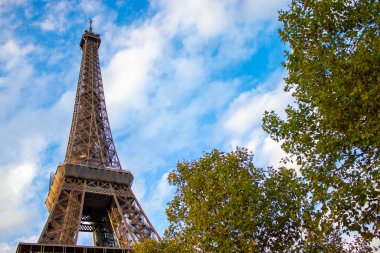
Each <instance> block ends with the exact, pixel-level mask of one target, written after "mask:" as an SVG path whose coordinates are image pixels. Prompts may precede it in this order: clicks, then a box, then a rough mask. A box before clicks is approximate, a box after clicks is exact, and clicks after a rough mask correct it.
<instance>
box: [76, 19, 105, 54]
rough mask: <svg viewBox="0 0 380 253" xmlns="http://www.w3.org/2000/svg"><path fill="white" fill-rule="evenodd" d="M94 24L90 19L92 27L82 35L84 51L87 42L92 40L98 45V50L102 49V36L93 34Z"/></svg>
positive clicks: (81, 42) (81, 43)
mask: <svg viewBox="0 0 380 253" xmlns="http://www.w3.org/2000/svg"><path fill="white" fill-rule="evenodd" d="M92 23H93V21H92V19H90V21H89V24H90V26H89V28H88V30H85V31H84V34H83V35H82V39H81V41H80V48H82V50H83V46H84V44H85V42H86V40H92V41H94V42H96V43H97V45H98V48H99V47H100V42H101V40H100V35H99V34H97V33H94V32H92Z"/></svg>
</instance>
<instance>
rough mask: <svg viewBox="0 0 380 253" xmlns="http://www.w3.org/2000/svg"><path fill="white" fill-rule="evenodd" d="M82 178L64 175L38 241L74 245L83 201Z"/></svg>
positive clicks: (83, 184) (83, 183)
mask: <svg viewBox="0 0 380 253" xmlns="http://www.w3.org/2000/svg"><path fill="white" fill-rule="evenodd" d="M84 187H85V182H84V180H81V179H78V178H70V177H66V178H65V179H64V181H63V182H62V185H61V189H60V191H59V196H58V197H57V198H56V200H55V203H54V206H53V208H52V210H51V211H50V214H49V218H48V220H47V222H46V224H45V227H44V229H43V231H42V233H41V236H40V238H39V240H38V243H45V244H61V245H76V243H77V240H78V233H79V226H80V220H81V216H82V209H83V201H84Z"/></svg>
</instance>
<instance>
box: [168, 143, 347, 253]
mask: <svg viewBox="0 0 380 253" xmlns="http://www.w3.org/2000/svg"><path fill="white" fill-rule="evenodd" d="M252 158H253V155H252V154H251V153H249V152H248V151H247V150H246V149H237V150H236V151H234V152H231V153H223V152H220V151H218V150H213V151H212V152H211V153H205V154H204V156H203V157H202V158H199V159H198V160H194V161H192V162H187V161H184V162H182V163H178V165H177V169H176V170H174V171H172V172H171V173H170V174H169V183H170V184H171V185H173V186H175V187H176V193H175V196H174V199H173V200H172V201H171V202H170V203H169V205H168V208H167V216H168V220H169V222H170V226H169V228H168V230H167V231H166V236H167V237H168V238H175V239H176V240H178V241H179V242H181V244H182V247H183V248H184V249H185V250H186V251H190V252H193V251H201V252H225V251H228V252H294V251H298V252H309V251H308V250H307V248H309V249H311V248H313V249H314V248H319V249H320V251H316V252H344V251H343V250H341V251H337V250H330V249H335V248H338V249H343V246H342V245H343V242H342V241H340V237H339V236H336V234H337V233H336V232H335V231H334V230H333V229H332V227H330V228H327V226H326V227H324V228H323V229H324V230H323V231H322V230H321V228H319V227H315V226H314V221H313V217H314V216H315V214H314V210H313V208H312V207H311V206H310V205H309V203H308V201H307V188H306V185H305V184H304V183H303V182H302V180H300V178H298V177H297V175H296V173H295V172H294V171H293V170H290V169H285V168H280V169H278V170H274V169H271V168H268V169H260V168H256V167H255V166H254V165H253V163H252ZM334 238H339V240H335V241H334V240H332V239H334ZM337 241H339V243H338V242H337Z"/></svg>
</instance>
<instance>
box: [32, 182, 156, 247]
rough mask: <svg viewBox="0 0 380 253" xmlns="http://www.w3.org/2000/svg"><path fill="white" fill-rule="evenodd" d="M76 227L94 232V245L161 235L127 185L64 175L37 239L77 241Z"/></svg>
mask: <svg viewBox="0 0 380 253" xmlns="http://www.w3.org/2000/svg"><path fill="white" fill-rule="evenodd" d="M79 231H83V232H93V233H94V245H95V246H107V247H120V248H132V247H133V244H134V243H136V242H139V241H140V240H142V239H147V238H152V239H154V238H155V239H158V240H159V239H160V237H159V235H158V234H157V232H156V231H155V229H154V227H153V226H152V224H151V223H150V221H149V219H148V217H147V216H146V214H145V212H144V211H143V209H142V207H141V206H140V204H139V203H138V201H137V199H136V197H135V195H134V194H133V192H132V189H131V188H130V187H129V186H128V185H123V184H118V183H110V182H104V181H98V180H83V179H80V178H74V177H65V178H64V180H63V183H62V184H61V189H60V192H59V196H58V197H57V198H56V201H55V203H54V205H53V208H52V210H51V212H50V215H49V218H48V220H47V222H46V225H45V227H44V229H43V231H42V233H41V236H40V239H39V240H38V243H45V244H58V245H76V242H77V237H78V232H79Z"/></svg>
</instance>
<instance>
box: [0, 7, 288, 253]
mask: <svg viewBox="0 0 380 253" xmlns="http://www.w3.org/2000/svg"><path fill="white" fill-rule="evenodd" d="M111 2H112V3H111ZM286 4H287V1H282V0H266V1H259V0H257V1H256V0H245V1H244V0H241V1H239V0H207V1H204V0H187V1H178V0H156V1H142V0H129V1H122V0H119V1H109V2H108V1H96V0H94V1H80V0H75V1H24V0H2V1H1V2H0V27H1V33H2V34H1V36H0V108H1V109H0V138H1V140H2V141H1V145H0V175H1V182H0V203H1V205H0V251H1V252H14V250H15V245H16V243H17V242H18V241H26V242H35V241H36V240H37V238H38V236H39V234H40V232H41V230H42V227H43V225H44V223H45V221H46V218H47V211H46V209H45V205H44V201H45V197H46V194H47V191H48V183H49V173H51V172H54V171H55V170H56V168H57V166H58V164H59V163H60V162H62V161H63V159H64V155H65V151H66V146H67V141H68V136H69V131H70V124H71V117H72V110H73V106H74V96H75V91H76V84H77V78H78V74H79V67H80V60H81V50H80V48H79V42H80V38H81V35H82V33H83V32H84V30H85V29H87V28H88V20H89V19H90V18H92V19H93V20H94V24H93V29H94V31H95V32H97V33H100V34H101V39H102V45H101V47H100V49H99V54H100V61H101V67H102V76H103V83H104V89H105V96H106V103H107V110H108V114H109V120H110V124H111V129H112V133H113V136H114V139H115V145H116V148H117V151H118V154H119V157H120V159H121V162H122V165H123V168H124V169H128V170H130V171H131V172H132V173H133V175H134V176H135V180H134V184H133V187H132V189H133V190H134V192H135V194H136V195H137V197H138V199H139V200H140V202H141V204H142V206H143V208H144V209H145V211H146V213H147V214H148V217H149V218H150V219H151V221H152V223H153V224H154V226H155V227H156V229H157V230H158V232H159V233H160V234H161V235H162V234H163V231H164V230H165V228H166V227H167V225H168V224H167V221H166V216H165V207H166V203H167V202H168V201H170V200H171V198H172V195H173V189H172V188H171V187H170V186H169V185H168V184H167V180H166V177H167V174H168V172H169V171H170V170H172V169H173V168H175V166H176V163H177V162H178V161H183V160H191V159H196V158H198V157H200V156H202V154H203V152H207V151H210V150H212V149H213V148H218V149H221V150H224V151H231V150H233V149H234V148H235V147H236V146H244V147H247V148H249V149H250V150H252V151H253V152H254V154H255V164H256V165H257V166H268V165H273V166H278V164H279V160H280V158H281V157H282V156H283V153H282V151H281V149H280V148H279V145H278V144H277V143H275V142H273V141H272V140H270V138H269V137H268V136H267V135H266V134H265V133H264V132H263V130H262V129H261V118H262V115H263V112H264V111H265V110H276V111H277V112H281V111H282V109H283V108H284V107H285V106H286V105H287V104H289V103H290V102H291V98H290V97H289V95H288V94H285V93H284V92H283V77H284V76H285V75H286V72H285V70H284V69H283V68H282V67H281V65H280V62H281V61H282V60H283V50H284V45H283V44H282V43H281V41H280V39H279V37H278V34H277V29H278V28H279V26H280V24H279V22H278V21H277V12H278V10H279V9H281V8H286ZM280 115H281V113H280ZM81 243H86V237H85V236H83V237H81Z"/></svg>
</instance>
